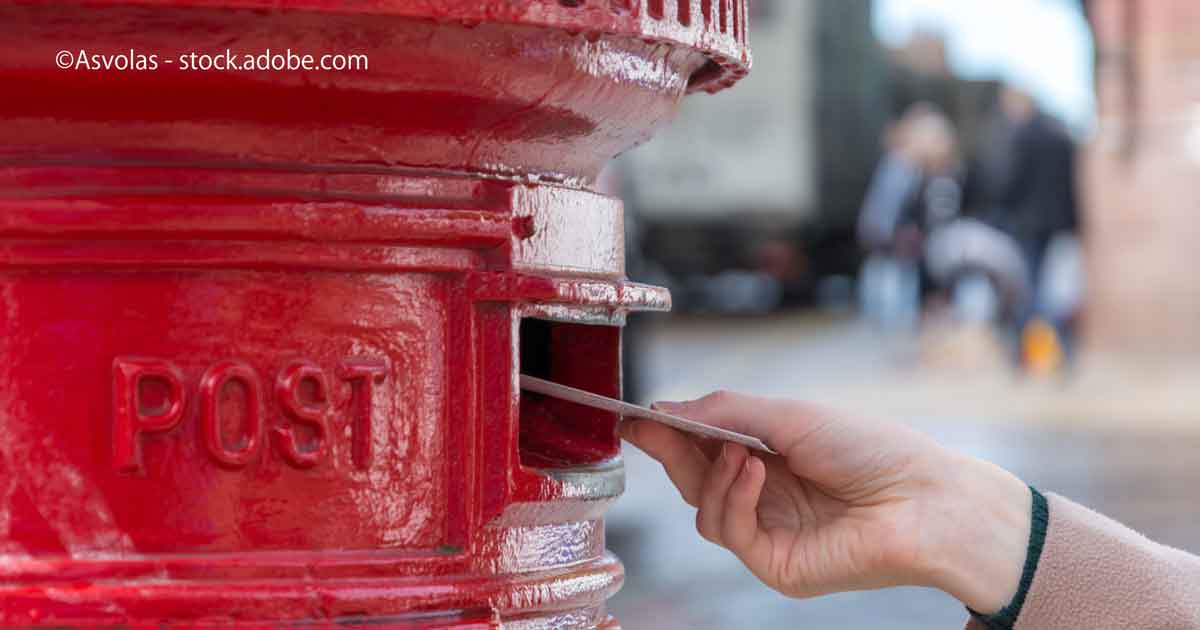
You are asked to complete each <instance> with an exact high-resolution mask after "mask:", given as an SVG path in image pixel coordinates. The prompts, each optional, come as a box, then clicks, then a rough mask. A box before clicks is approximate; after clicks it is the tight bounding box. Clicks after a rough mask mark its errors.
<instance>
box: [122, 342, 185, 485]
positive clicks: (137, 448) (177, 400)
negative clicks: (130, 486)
mask: <svg viewBox="0 0 1200 630" xmlns="http://www.w3.org/2000/svg"><path fill="white" fill-rule="evenodd" d="M151 381H157V382H159V383H161V384H163V385H165V388H164V389H165V390H166V391H165V392H159V394H160V397H161V398H162V400H157V401H150V400H147V399H148V398H149V396H148V395H144V394H146V392H145V391H144V386H145V385H146V384H147V383H149V382H151ZM151 403H157V404H151ZM186 403H187V391H186V390H185V389H184V387H183V372H181V371H180V369H179V367H178V366H176V365H175V364H173V363H171V362H170V361H164V360H162V359H152V358H147V357H117V358H116V359H113V466H114V467H115V468H116V469H117V470H118V471H119V472H124V473H136V474H144V473H145V465H144V464H143V462H142V442H141V437H142V435H143V434H146V433H164V432H166V431H170V430H171V429H173V428H175V427H176V426H178V425H179V423H180V421H182V420H183V410H184V409H185V407H186Z"/></svg>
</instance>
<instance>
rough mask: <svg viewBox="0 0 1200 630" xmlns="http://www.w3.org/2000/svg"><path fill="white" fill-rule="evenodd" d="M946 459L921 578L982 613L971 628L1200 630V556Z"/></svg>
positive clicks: (971, 464) (967, 462)
mask: <svg viewBox="0 0 1200 630" xmlns="http://www.w3.org/2000/svg"><path fill="white" fill-rule="evenodd" d="M947 457H948V459H947V463H946V465H945V469H946V473H945V482H944V483H943V484H941V487H940V488H939V490H938V491H936V492H933V493H931V495H932V497H933V498H931V499H930V500H929V502H930V504H931V513H930V518H929V520H928V522H929V523H931V525H930V527H929V528H928V531H925V532H922V533H921V535H922V537H923V538H924V539H925V540H926V541H927V543H928V544H926V545H925V546H924V549H926V552H925V553H923V554H922V566H921V567H920V568H919V569H918V571H917V573H918V575H919V576H921V579H922V582H923V583H924V584H927V585H929V586H933V587H936V588H939V589H941V590H943V591H945V592H947V593H949V594H951V595H952V596H954V597H955V598H957V599H958V600H960V601H962V602H963V603H964V604H965V605H966V606H967V607H968V608H970V609H971V610H972V611H974V612H976V613H978V614H979V615H980V617H979V619H977V620H976V621H974V622H973V623H972V625H971V626H969V628H972V629H973V630H986V629H992V628H997V629H1013V630H1049V629H1051V628H1053V629H1056V630H1057V629H1065V628H1088V629H1089V630H1107V629H1112V630H1116V629H1118V628H1135V627H1136V628H1147V629H1151V630H1154V629H1158V628H1163V629H1166V628H1170V629H1173V630H1174V629H1179V630H1185V629H1197V630H1200V558H1198V557H1196V556H1192V555H1189V554H1187V553H1185V552H1183V551H1180V550H1177V549H1172V548H1170V547H1166V546H1164V545H1160V544H1157V543H1154V542H1152V541H1150V540H1148V539H1146V538H1145V537H1143V536H1141V535H1139V534H1137V533H1136V532H1134V531H1132V530H1130V529H1128V528H1126V527H1124V526H1123V525H1120V524H1119V523H1117V522H1115V521H1113V520H1111V519H1108V518H1106V517H1104V516H1101V515H1099V514H1096V513H1095V512H1092V511H1090V510H1088V509H1086V508H1084V507H1082V506H1079V505H1077V504H1074V503H1072V502H1070V501H1068V500H1066V499H1063V498H1062V497H1058V496H1056V495H1048V496H1042V495H1041V494H1040V493H1036V492H1035V491H1031V489H1030V488H1028V487H1027V486H1026V485H1025V484H1024V483H1023V482H1021V481H1020V480H1019V479H1017V478H1016V477H1014V476H1013V475H1011V474H1009V473H1008V472H1006V471H1004V470H1003V469H1000V468H998V467H996V466H993V465H991V464H988V463H986V462H982V461H979V460H974V459H969V458H961V457H958V456H947ZM1035 496H1036V499H1035Z"/></svg>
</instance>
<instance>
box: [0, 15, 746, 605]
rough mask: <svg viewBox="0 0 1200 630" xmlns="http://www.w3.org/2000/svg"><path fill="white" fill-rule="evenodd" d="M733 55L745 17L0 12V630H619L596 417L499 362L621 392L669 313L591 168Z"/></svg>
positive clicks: (719, 83)
mask: <svg viewBox="0 0 1200 630" xmlns="http://www.w3.org/2000/svg"><path fill="white" fill-rule="evenodd" d="M745 31H746V7H745V4H744V0H737V1H733V0H678V1H677V0H670V1H666V2H664V0H569V1H568V0H487V1H485V0H419V1H416V0H414V1H402V0H346V1H339V2H335V1H332V0H292V1H288V2H280V1H278V0H92V1H90V2H87V3H78V2H65V1H63V2H48V1H30V2H20V3H6V4H4V5H3V6H2V7H0V50H2V51H3V53H2V54H0V92H2V93H3V96H2V97H0V435H2V436H3V437H2V439H0V626H29V625H33V626H38V625H46V626H59V627H82V626H89V627H105V626H111V627H117V626H122V627H155V628H164V627H180V626H186V627H195V626H198V625H212V624H216V625H225V626H229V627H242V628H250V627H254V628H267V627H283V626H288V625H292V624H297V623H300V624H308V625H313V624H316V625H323V624H334V623H336V624H339V625H351V626H353V625H356V624H363V625H367V624H369V625H371V626H372V627H388V628H408V627H454V628H468V627H479V628H483V627H496V626H498V625H504V626H505V627H512V628H527V629H534V628H567V627H579V628H592V627H615V622H613V621H612V620H611V619H609V618H608V616H607V613H606V612H605V599H606V598H607V597H608V596H609V595H610V594H611V593H613V592H614V591H615V590H616V589H617V588H618V587H619V586H620V583H621V580H622V568H621V565H620V562H619V561H618V560H616V559H615V558H614V557H612V556H611V555H609V554H608V553H606V552H605V551H604V536H603V524H602V523H603V521H602V518H603V513H604V511H605V508H606V507H607V506H608V504H609V503H610V502H611V501H612V500H613V499H614V498H615V497H616V496H618V495H619V493H620V492H621V489H622V486H623V483H624V481H623V476H622V469H621V464H620V461H619V459H618V446H619V444H618V441H617V439H616V438H615V437H614V431H613V429H614V425H615V422H616V418H615V417H613V416H611V415H607V414H603V413H597V412H594V411H589V410H584V409H581V408H577V407H571V406H567V405H565V404H561V403H557V402H553V401H548V400H540V399H536V398H534V397H531V396H523V395H522V394H521V393H520V392H519V390H518V388H517V385H516V384H517V375H518V373H519V371H522V370H523V371H525V372H528V373H531V374H535V375H541V376H545V377H548V378H551V379H554V380H557V381H560V382H564V383H567V384H571V385H576V386H581V387H585V388H587V389H590V390H593V391H598V392H601V393H606V394H609V395H617V394H618V393H619V390H620V368H619V364H620V363H619V338H620V328H619V327H620V325H621V324H622V323H623V321H624V317H625V315H626V313H627V312H629V311H636V310H656V309H665V308H667V307H668V306H669V296H668V295H667V293H666V291H665V290H662V289H659V288H655V287H648V286H642V285H637V284H633V283H630V282H627V281H626V280H625V278H624V271H623V256H624V252H623V245H622V242H623V233H622V224H621V204H620V202H619V201H618V200H616V199H613V198H610V197H607V196H604V195H602V194H599V193H597V192H594V191H593V190H592V188H593V182H594V179H595V177H596V176H597V173H598V172H599V170H600V169H601V167H602V166H603V165H604V164H605V163H606V162H607V161H608V160H609V159H610V158H612V157H613V156H614V155H616V154H618V153H620V152H621V151H624V150H626V149H628V148H629V147H631V146H633V145H634V144H636V143H638V142H640V141H642V140H644V139H645V138H646V137H648V136H649V135H650V133H651V132H652V130H653V129H654V128H655V126H656V125H660V124H662V123H664V122H665V121H666V120H667V119H668V118H669V117H670V116H671V114H672V113H673V112H674V110H675V109H676V107H677V106H678V104H679V102H680V100H681V99H682V98H683V96H684V95H685V94H686V93H688V92H689V91H696V90H708V91H714V90H717V89H720V88H721V87H724V86H726V85H729V84H730V83H732V82H733V81H735V80H736V79H737V78H739V77H740V76H741V75H742V74H744V72H745V70H746V68H747V67H748V64H749V57H748V53H747V51H746V48H745ZM351 55H358V56H359V57H357V58H355V57H351ZM305 56H310V58H311V59H312V60H314V63H317V64H324V63H325V61H324V60H325V59H334V63H338V62H337V61H336V59H340V60H341V61H340V63H341V65H342V68H341V69H337V70H333V69H328V68H325V67H324V66H319V67H307V66H305V67H304V68H293V67H291V65H290V64H291V63H292V61H291V60H292V59H293V57H294V58H296V59H300V60H303V59H304V57H305ZM326 56H330V57H326ZM332 56H338V57H336V59H335V57H332ZM255 59H260V60H262V59H265V60H266V62H267V64H266V66H255V64H257V63H259V62H258V61H254V60H255ZM354 59H357V61H356V62H354V63H356V64H357V65H355V66H353V67H350V66H348V64H350V63H351V61H352V60H354ZM80 60H82V61H80ZM206 60H207V61H206ZM280 60H281V61H280ZM348 60H350V61H348ZM363 60H365V64H364V61H363ZM276 61H279V64H280V65H279V67H278V68H273V65H274V64H275V63H276ZM235 64H236V65H235ZM206 65H207V68H206ZM151 66H153V67H151ZM264 68H273V69H264ZM305 68H307V69H305Z"/></svg>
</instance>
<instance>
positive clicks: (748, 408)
mask: <svg viewBox="0 0 1200 630" xmlns="http://www.w3.org/2000/svg"><path fill="white" fill-rule="evenodd" d="M656 407H657V408H659V409H661V410H663V411H665V412H668V413H672V414H676V415H680V416H683V417H686V418H690V419H692V420H697V421H700V422H704V423H706V424H711V425H714V426H719V427H723V428H726V429H731V430H734V431H739V432H742V433H746V434H749V435H753V436H756V437H759V438H761V439H763V440H764V441H765V442H766V443H767V444H768V445H769V446H771V447H772V448H773V449H775V450H776V451H778V452H779V455H778V456H772V455H768V456H762V457H759V456H758V455H751V454H750V453H749V452H748V451H747V450H746V449H745V448H744V447H742V446H739V445H736V444H728V443H725V444H716V443H712V442H709V441H702V440H698V439H696V438H693V437H690V436H688V435H685V434H683V433H681V432H679V431H676V430H674V429H671V428H669V427H666V426H663V425H659V424H655V423H652V422H647V421H631V422H627V423H625V424H623V425H622V434H623V436H624V437H625V438H626V439H627V440H629V441H630V442H632V443H633V444H635V445H636V446H638V447H639V448H641V449H642V450H643V451H645V452H646V453H647V454H649V455H650V456H651V457H654V458H655V459H657V460H658V461H659V462H661V463H662V464H663V467H664V468H665V469H666V471H667V474H668V475H669V476H670V478H671V481H672V482H674V484H675V486H676V487H677V488H678V489H679V492H680V494H681V495H682V496H683V498H684V500H685V501H687V502H688V503H689V504H691V505H692V506H693V507H696V508H698V511H697V513H696V528H697V529H698V530H699V532H700V534H701V536H703V537H704V538H705V539H707V540H708V541H710V542H713V543H716V544H718V545H721V546H723V547H725V548H727V549H729V550H730V551H732V552H733V553H734V554H735V555H736V556H737V557H738V558H739V559H740V560H741V561H742V562H743V563H744V564H745V565H746V566H747V568H749V569H750V571H751V572H753V573H754V575H756V576H757V577H758V578H759V579H760V580H762V581H763V582H764V583H766V584H767V585H768V586H770V587H772V588H774V589H776V590H778V591H779V592H781V593H783V594H785V595H790V596H793V597H812V596H817V595H823V594H828V593H833V592H840V591H849V590H862V589H872V588H882V587H887V586H899V585H919V586H931V587H935V588H940V589H942V590H944V591H946V592H948V593H950V594H951V595H953V596H954V597H956V598H958V599H959V600H960V601H962V602H963V603H964V604H966V605H967V606H969V607H970V608H972V609H973V610H976V611H979V612H981V613H993V612H996V611H998V610H1000V609H1001V608H1003V607H1004V606H1005V605H1007V604H1008V602H1009V600H1010V599H1011V598H1012V597H1013V595H1014V594H1015V592H1016V590H1017V587H1018V584H1019V582H1020V577H1021V570H1022V566H1023V564H1024V561H1025V550H1026V546H1027V543H1028V539H1029V529H1030V509H1031V500H1032V499H1031V495H1030V492H1029V489H1028V488H1027V487H1026V486H1025V484H1023V483H1022V482H1021V481H1020V480H1019V479H1017V478H1016V477H1014V476H1013V475H1011V474H1009V473H1008V472H1006V471H1004V470H1002V469H1000V468H998V467H996V466H993V465H991V464H988V463H986V462H983V461H980V460H976V459H973V458H969V457H966V456H962V455H959V454H956V453H954V452H952V451H949V450H947V449H945V448H943V447H941V446H940V445H938V444H937V443H936V442H934V441H933V440H932V439H930V438H928V437H926V436H924V435H923V434H921V433H918V432H916V431H914V430H912V429H909V428H907V427H904V426H902V425H899V424H887V423H873V422H867V421H863V420H858V419H854V418H847V417H842V416H840V415H837V414H835V413H833V412H831V411H827V410H824V409H821V408H818V407H815V406H812V405H807V404H804V403H800V402H795V401H788V400H774V399H765V398H755V397H750V396H743V395H739V394H733V393H728V392H718V393H715V394H710V395H708V396H705V397H704V398H701V399H699V400H696V401H692V402H687V403H658V404H657V405H656Z"/></svg>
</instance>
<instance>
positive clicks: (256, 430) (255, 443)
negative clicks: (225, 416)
mask: <svg viewBox="0 0 1200 630" xmlns="http://www.w3.org/2000/svg"><path fill="white" fill-rule="evenodd" d="M231 382H237V383H240V384H241V385H242V387H244V388H245V398H244V404H245V416H246V421H245V426H244V429H243V431H244V433H245V436H244V437H243V439H242V443H241V444H240V445H239V446H238V447H237V448H235V449H232V450H231V449H229V448H228V447H226V446H225V439H224V436H223V435H222V433H223V431H222V428H223V427H222V424H221V416H222V413H221V412H222V407H223V406H224V405H222V397H221V394H222V392H223V390H224V388H225V385H226V384H228V383H231ZM261 389H262V388H261V387H260V385H259V382H258V374H256V373H255V372H254V369H253V368H251V367H250V366H249V365H246V364H245V363H242V362H240V361H220V362H218V363H215V364H213V365H212V367H210V368H208V370H207V371H205V372H204V376H203V377H201V379H200V431H201V435H202V438H203V442H204V446H205V447H206V448H207V450H208V454H209V455H210V456H212V458H213V460H215V461H216V462H217V463H219V464H221V465H223V466H226V467H228V468H242V467H244V466H245V465H246V464H248V463H250V460H251V459H253V458H254V456H255V455H257V454H258V447H259V445H260V443H261V442H262V432H263V421H262V409H261V408H260V407H261V403H260V400H259V392H260V390H261Z"/></svg>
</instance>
